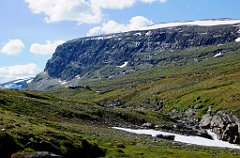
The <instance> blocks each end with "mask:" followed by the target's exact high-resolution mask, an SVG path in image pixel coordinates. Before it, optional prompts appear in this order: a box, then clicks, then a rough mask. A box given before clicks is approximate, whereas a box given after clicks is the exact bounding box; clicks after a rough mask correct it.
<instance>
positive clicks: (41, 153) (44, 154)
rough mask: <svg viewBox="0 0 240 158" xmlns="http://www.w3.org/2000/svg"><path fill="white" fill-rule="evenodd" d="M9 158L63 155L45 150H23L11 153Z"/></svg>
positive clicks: (54, 157) (42, 157) (52, 157)
mask: <svg viewBox="0 0 240 158" xmlns="http://www.w3.org/2000/svg"><path fill="white" fill-rule="evenodd" d="M11 158H63V157H62V156H59V155H56V154H53V153H50V152H46V151H38V152H30V153H25V152H23V153H15V154H12V156H11Z"/></svg>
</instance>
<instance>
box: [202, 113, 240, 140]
mask: <svg viewBox="0 0 240 158" xmlns="http://www.w3.org/2000/svg"><path fill="white" fill-rule="evenodd" d="M200 127H203V128H210V129H212V130H213V132H214V133H216V134H217V135H218V136H219V139H221V140H224V141H228V142H230V143H235V144H240V127H239V120H238V119H237V118H236V117H234V116H233V115H232V114H231V113H229V112H226V111H218V112H217V113H216V114H213V115H210V114H206V115H204V116H203V117H202V119H201V121H200Z"/></svg>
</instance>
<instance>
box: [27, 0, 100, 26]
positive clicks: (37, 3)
mask: <svg viewBox="0 0 240 158" xmlns="http://www.w3.org/2000/svg"><path fill="white" fill-rule="evenodd" d="M25 1H26V2H27V3H28V7H29V8H30V9H31V10H32V12H33V13H35V14H41V13H43V14H45V16H46V17H45V21H46V22H57V21H65V20H66V21H77V22H78V23H96V22H99V21H100V20H101V18H102V13H101V10H100V9H99V8H95V7H93V6H92V5H91V3H90V2H89V0H88V1H87V0H25Z"/></svg>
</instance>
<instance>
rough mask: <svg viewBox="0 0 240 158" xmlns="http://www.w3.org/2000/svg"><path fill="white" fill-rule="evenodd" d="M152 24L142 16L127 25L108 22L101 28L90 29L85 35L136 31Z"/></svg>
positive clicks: (131, 20) (134, 18)
mask: <svg viewBox="0 0 240 158" xmlns="http://www.w3.org/2000/svg"><path fill="white" fill-rule="evenodd" d="M152 24H153V22H152V21H151V20H149V19H147V18H145V17H143V16H135V17H132V18H131V19H130V20H129V23H128V24H120V23H117V22H116V21H113V20H110V21H108V22H106V23H103V24H102V25H101V26H96V27H93V28H92V29H90V30H89V31H88V33H87V36H93V35H99V34H109V33H117V32H126V31H131V30H137V29H140V28H143V27H145V26H148V25H152Z"/></svg>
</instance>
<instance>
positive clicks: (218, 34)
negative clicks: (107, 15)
mask: <svg viewBox="0 0 240 158" xmlns="http://www.w3.org/2000/svg"><path fill="white" fill-rule="evenodd" d="M239 35H240V32H239V26H238V25H222V26H208V27H206V26H178V27H169V28H159V29H155V30H144V31H131V32H125V33H118V34H112V35H105V36H97V37H86V38H80V39H76V40H71V41H68V42H66V43H64V44H62V45H60V46H58V47H57V49H56V51H55V53H54V54H53V57H52V58H51V59H50V60H49V61H48V62H47V65H46V67H45V72H47V73H48V74H49V76H50V77H53V78H60V79H61V80H70V79H73V78H74V77H76V76H84V75H87V74H89V73H91V72H93V71H96V70H99V69H101V68H104V67H106V66H108V69H109V70H110V71H111V68H112V69H113V68H116V66H119V65H122V64H123V63H124V62H126V61H128V65H127V66H134V64H135V63H137V61H139V60H141V56H139V54H141V53H148V52H161V51H165V50H167V51H170V50H178V49H185V48H189V47H199V46H207V45H218V44H223V43H226V42H232V41H235V39H236V38H238V37H239ZM136 54H138V55H136ZM149 58H151V56H149ZM162 60H165V59H162ZM153 62H157V61H153ZM140 64H141V63H140Z"/></svg>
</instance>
